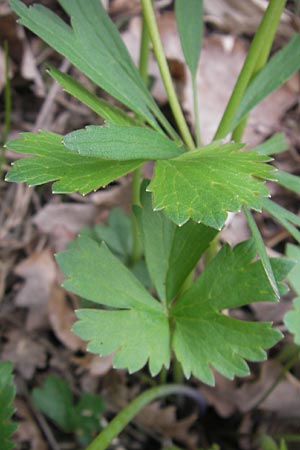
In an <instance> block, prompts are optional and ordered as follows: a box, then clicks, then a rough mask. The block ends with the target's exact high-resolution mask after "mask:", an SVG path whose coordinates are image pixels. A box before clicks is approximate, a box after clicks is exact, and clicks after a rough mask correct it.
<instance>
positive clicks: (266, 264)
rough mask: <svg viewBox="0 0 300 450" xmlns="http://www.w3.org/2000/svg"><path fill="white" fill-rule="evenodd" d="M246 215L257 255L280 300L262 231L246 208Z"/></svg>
mask: <svg viewBox="0 0 300 450" xmlns="http://www.w3.org/2000/svg"><path fill="white" fill-rule="evenodd" d="M244 213H245V215H246V218H247V221H248V225H249V228H250V230H251V233H252V236H253V239H254V242H255V245H256V250H257V253H258V254H259V256H260V260H261V262H262V265H263V268H264V270H265V272H266V275H267V277H268V279H269V281H270V284H271V286H272V288H273V290H274V293H275V295H276V297H277V299H278V300H279V298H280V295H279V290H278V286H277V283H276V280H275V277H274V274H273V270H272V266H271V263H270V259H269V257H268V255H267V251H266V247H265V244H264V241H263V238H262V236H261V234H260V231H259V229H258V227H257V225H256V222H255V220H254V219H253V217H252V215H251V213H250V212H249V211H248V209H247V208H244Z"/></svg>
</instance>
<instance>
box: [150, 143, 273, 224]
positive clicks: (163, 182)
mask: <svg viewBox="0 0 300 450" xmlns="http://www.w3.org/2000/svg"><path fill="white" fill-rule="evenodd" d="M241 148H242V145H240V144H235V143H229V144H222V143H220V142H214V143H213V144H211V145H208V146H207V147H203V148H201V149H199V150H195V151H193V152H189V153H185V154H183V155H181V156H179V157H178V158H175V159H171V160H168V161H158V162H157V163H156V166H155V173H154V178H153V180H152V182H151V183H150V185H149V187H148V190H149V191H151V192H153V195H154V209H155V210H161V209H164V210H165V212H166V214H167V215H168V216H169V217H170V218H171V219H172V220H173V221H174V222H175V223H176V224H178V225H183V224H184V223H185V222H187V221H188V220H189V219H190V218H191V219H193V220H194V221H196V222H199V223H200V222H202V223H203V224H204V225H208V226H210V227H213V228H217V229H221V228H222V226H223V225H224V222H225V220H226V217H227V212H229V211H232V212H235V211H239V210H240V209H241V207H242V206H243V205H248V206H249V207H251V208H252V209H254V210H258V211H259V210H260V209H261V203H262V200H261V198H262V196H267V195H268V189H267V187H266V186H265V185H264V183H263V181H262V180H263V179H270V180H275V178H274V175H273V172H274V169H273V168H272V167H271V166H268V165H266V164H264V163H265V162H267V161H269V159H268V158H267V157H265V156H263V155H258V154H257V153H255V152H252V151H248V152H241V151H239V150H240V149H241Z"/></svg>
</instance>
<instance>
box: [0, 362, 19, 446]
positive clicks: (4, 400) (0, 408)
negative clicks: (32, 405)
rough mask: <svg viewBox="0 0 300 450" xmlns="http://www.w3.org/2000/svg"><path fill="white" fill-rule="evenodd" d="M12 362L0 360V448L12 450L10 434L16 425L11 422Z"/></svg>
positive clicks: (12, 410) (12, 394) (13, 388)
mask: <svg viewBox="0 0 300 450" xmlns="http://www.w3.org/2000/svg"><path fill="white" fill-rule="evenodd" d="M12 367H13V366H12V363H10V362H6V361H4V362H3V361H0V443H1V450H12V449H13V448H14V447H15V446H14V444H13V443H12V442H11V435H12V434H13V433H14V432H15V431H16V429H17V425H16V424H14V423H13V422H11V420H10V419H11V416H12V415H13V413H14V408H13V406H12V402H13V400H14V397H15V387H14V385H13V381H12Z"/></svg>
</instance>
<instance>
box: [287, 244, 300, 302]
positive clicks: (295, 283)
mask: <svg viewBox="0 0 300 450" xmlns="http://www.w3.org/2000/svg"><path fill="white" fill-rule="evenodd" d="M286 255H287V257H288V258H290V259H291V260H293V261H295V262H296V264H295V266H294V268H293V269H292V270H291V272H290V273H289V276H288V280H289V283H290V285H291V286H292V288H293V289H294V291H295V292H296V293H297V294H298V295H300V248H299V246H298V245H293V244H287V246H286Z"/></svg>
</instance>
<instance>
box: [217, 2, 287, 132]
mask: <svg viewBox="0 0 300 450" xmlns="http://www.w3.org/2000/svg"><path fill="white" fill-rule="evenodd" d="M285 3H286V0H270V2H269V5H268V8H267V10H266V12H265V14H264V16H263V18H262V21H261V23H260V25H259V27H258V30H257V32H256V34H255V36H254V38H253V40H252V43H251V45H250V48H249V51H248V55H247V57H246V60H245V62H244V65H243V68H242V70H241V72H240V75H239V77H238V80H237V82H236V85H235V87H234V90H233V92H232V95H231V97H230V100H229V102H228V104H227V107H226V109H225V112H224V114H223V117H222V120H221V122H220V124H219V127H218V129H217V132H216V134H215V137H214V140H216V139H223V138H224V137H225V136H226V135H227V134H228V132H229V129H230V124H231V122H232V120H233V118H234V115H235V113H236V110H237V108H238V106H239V104H240V102H241V99H242V97H243V95H244V93H245V90H246V88H247V87H248V85H249V82H250V81H251V78H252V76H253V75H254V73H255V71H256V70H258V67H259V64H260V65H261V64H262V62H263V61H266V59H267V57H268V55H269V52H270V48H271V45H272V42H273V39H274V35H275V32H276V29H277V25H278V22H279V20H280V17H281V14H282V12H283V9H284V6H285ZM258 63H259V64H258ZM261 67H262V66H261Z"/></svg>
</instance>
